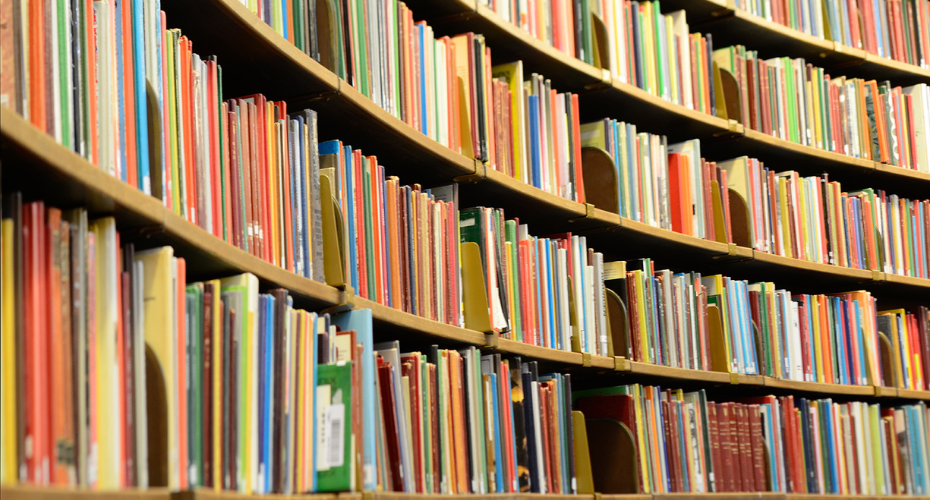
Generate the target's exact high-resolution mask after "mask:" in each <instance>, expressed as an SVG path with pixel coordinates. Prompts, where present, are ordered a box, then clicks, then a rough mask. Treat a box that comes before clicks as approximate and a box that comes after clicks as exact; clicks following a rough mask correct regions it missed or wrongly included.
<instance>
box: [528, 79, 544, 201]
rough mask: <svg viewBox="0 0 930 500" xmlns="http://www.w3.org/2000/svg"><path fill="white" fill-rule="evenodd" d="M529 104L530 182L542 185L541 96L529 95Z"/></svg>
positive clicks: (533, 184)
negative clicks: (540, 142)
mask: <svg viewBox="0 0 930 500" xmlns="http://www.w3.org/2000/svg"><path fill="white" fill-rule="evenodd" d="M527 103H528V105H529V111H528V114H529V116H530V123H529V129H530V167H531V168H530V174H531V177H530V179H529V181H530V182H529V183H530V185H532V186H536V187H541V186H542V170H541V169H542V165H541V164H540V162H541V161H542V159H541V158H540V157H539V156H540V148H541V146H540V144H539V141H540V137H539V96H536V95H531V96H529V97H527Z"/></svg>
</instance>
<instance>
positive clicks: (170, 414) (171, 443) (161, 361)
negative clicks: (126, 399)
mask: <svg viewBox="0 0 930 500" xmlns="http://www.w3.org/2000/svg"><path fill="white" fill-rule="evenodd" d="M97 255H98V257H99V255H100V251H99V250H98V252H97ZM173 259H174V250H173V249H172V248H171V247H161V248H156V249H153V250H146V251H142V252H137V253H136V262H139V263H141V264H142V269H143V280H142V281H143V284H142V295H143V299H144V304H145V305H144V308H143V314H144V318H145V324H144V327H143V328H144V330H145V344H146V347H147V349H151V351H152V353H153V354H154V355H155V360H156V361H157V362H158V370H157V372H158V373H159V374H160V375H161V377H162V378H163V384H164V388H165V399H164V400H163V401H160V402H159V403H161V404H159V405H158V406H163V408H159V409H157V410H155V411H157V412H158V413H160V414H162V415H164V417H165V419H166V420H167V423H166V425H165V426H166V428H167V431H168V432H167V436H165V441H164V442H163V443H149V453H150V456H156V457H165V458H166V459H167V461H168V463H167V469H168V487H169V488H172V489H174V488H178V487H179V481H180V477H179V471H180V469H179V457H178V421H177V411H176V397H175V388H176V387H177V383H175V382H174V377H175V376H176V374H177V368H176V353H177V346H176V345H175V340H176V336H175V326H176V322H175V321H174V318H175V314H176V312H175V309H176V306H175V304H176V302H175V300H174V295H175V291H174V289H173V288H172V281H173V279H172V265H173V262H172V261H173ZM97 275H98V278H99V276H100V274H99V271H98V274H97ZM98 297H99V295H98ZM98 317H99V316H98ZM98 333H99V332H98ZM98 338H99V336H98ZM153 372H154V370H147V374H148V375H151V374H152V373H153ZM98 373H99V365H98ZM152 383H153V381H147V382H146V385H151V384H152ZM97 397H98V402H99V397H100V396H99V393H98V396H97ZM98 406H99V404H98ZM149 415H154V413H153V410H152V408H149ZM99 418H100V417H99V414H98V419H99ZM150 424H151V421H150ZM97 436H98V439H100V438H99V436H100V433H99V432H98V434H97ZM156 446H158V447H159V448H160V449H158V450H156V449H153V448H155V447H156ZM149 466H150V467H153V468H155V467H163V466H164V464H155V463H149Z"/></svg>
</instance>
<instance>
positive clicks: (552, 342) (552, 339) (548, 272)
mask: <svg viewBox="0 0 930 500" xmlns="http://www.w3.org/2000/svg"><path fill="white" fill-rule="evenodd" d="M543 246H544V247H545V248H546V269H545V270H544V276H545V277H546V300H547V301H548V306H547V309H548V311H549V320H548V321H549V347H551V348H553V349H558V348H559V346H558V343H557V341H556V339H557V338H558V337H557V336H556V334H555V333H556V326H557V323H556V322H555V302H554V301H553V300H552V278H553V275H554V273H553V268H552V255H551V248H552V246H551V245H550V242H549V239H548V238H543Z"/></svg>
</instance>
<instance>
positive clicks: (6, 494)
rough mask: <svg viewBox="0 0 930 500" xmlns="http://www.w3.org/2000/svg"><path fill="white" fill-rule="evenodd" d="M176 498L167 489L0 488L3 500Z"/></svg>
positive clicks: (22, 486)
mask: <svg viewBox="0 0 930 500" xmlns="http://www.w3.org/2000/svg"><path fill="white" fill-rule="evenodd" d="M176 496H177V493H171V492H170V491H168V489H167V488H152V489H148V490H138V489H128V490H119V491H94V490H86V489H77V488H58V487H47V486H29V485H16V486H11V485H3V486H0V497H2V498H3V500H171V499H172V498H174V497H176Z"/></svg>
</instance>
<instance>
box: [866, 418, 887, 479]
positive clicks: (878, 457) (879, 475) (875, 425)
mask: <svg viewBox="0 0 930 500" xmlns="http://www.w3.org/2000/svg"><path fill="white" fill-rule="evenodd" d="M866 409H867V411H868V425H869V434H870V435H871V444H872V449H871V450H869V453H871V454H872V463H873V464H874V466H873V467H874V468H873V471H874V472H873V477H874V478H875V491H876V492H877V493H879V494H881V493H882V492H884V491H885V481H886V478H885V469H884V467H882V460H883V456H882V451H883V450H882V444H881V437H882V421H881V415H880V414H879V406H878V405H877V404H874V405H868V406H867V407H866Z"/></svg>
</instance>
